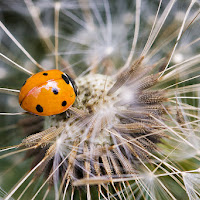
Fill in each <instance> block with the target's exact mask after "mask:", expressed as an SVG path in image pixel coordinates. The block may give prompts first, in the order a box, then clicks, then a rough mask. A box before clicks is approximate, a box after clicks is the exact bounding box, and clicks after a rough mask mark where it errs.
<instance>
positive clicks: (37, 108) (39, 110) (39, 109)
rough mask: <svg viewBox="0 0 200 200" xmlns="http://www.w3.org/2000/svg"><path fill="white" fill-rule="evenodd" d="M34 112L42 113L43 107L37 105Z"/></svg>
mask: <svg viewBox="0 0 200 200" xmlns="http://www.w3.org/2000/svg"><path fill="white" fill-rule="evenodd" d="M36 110H37V111H38V112H43V107H42V106H41V105H39V104H38V105H37V106H36Z"/></svg>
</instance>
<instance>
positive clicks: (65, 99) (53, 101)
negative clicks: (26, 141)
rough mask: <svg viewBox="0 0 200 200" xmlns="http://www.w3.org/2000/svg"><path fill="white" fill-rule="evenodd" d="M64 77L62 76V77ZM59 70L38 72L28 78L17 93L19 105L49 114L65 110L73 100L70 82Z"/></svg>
mask: <svg viewBox="0 0 200 200" xmlns="http://www.w3.org/2000/svg"><path fill="white" fill-rule="evenodd" d="M63 77H64V78H63ZM65 79H66V80H68V77H67V76H66V75H65V74H64V73H63V72H61V71H60V70H56V69H54V70H47V71H42V72H39V73H37V74H35V75H33V76H31V77H30V78H28V79H27V80H26V82H25V84H24V86H22V88H21V91H20V94H19V103H20V105H21V107H22V108H23V109H24V110H26V111H28V112H31V113H34V114H36V115H42V116H49V115H55V114H59V113H62V112H64V111H66V110H67V109H68V108H69V107H70V106H71V105H72V104H73V103H74V101H75V98H76V94H75V91H74V88H73V86H72V83H71V82H70V81H68V82H67V81H66V80H65Z"/></svg>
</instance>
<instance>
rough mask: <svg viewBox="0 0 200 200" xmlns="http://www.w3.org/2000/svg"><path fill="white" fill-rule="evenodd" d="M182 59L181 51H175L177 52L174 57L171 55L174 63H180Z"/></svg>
mask: <svg viewBox="0 0 200 200" xmlns="http://www.w3.org/2000/svg"><path fill="white" fill-rule="evenodd" d="M183 60H184V56H183V54H181V53H177V54H175V55H174V57H173V62H174V63H180V62H182V61H183Z"/></svg>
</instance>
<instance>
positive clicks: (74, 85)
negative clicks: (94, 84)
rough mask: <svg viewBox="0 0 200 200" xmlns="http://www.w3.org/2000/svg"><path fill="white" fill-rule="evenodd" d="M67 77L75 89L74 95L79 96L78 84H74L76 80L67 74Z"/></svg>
mask: <svg viewBox="0 0 200 200" xmlns="http://www.w3.org/2000/svg"><path fill="white" fill-rule="evenodd" d="M65 75H66V76H67V77H68V79H69V81H70V82H71V84H72V87H73V89H74V93H75V95H76V96H77V94H78V88H77V86H76V83H75V82H74V80H73V79H72V78H71V77H70V76H69V75H67V74H65Z"/></svg>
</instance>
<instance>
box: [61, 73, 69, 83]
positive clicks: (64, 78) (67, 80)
mask: <svg viewBox="0 0 200 200" xmlns="http://www.w3.org/2000/svg"><path fill="white" fill-rule="evenodd" d="M62 79H63V80H64V81H65V82H66V83H67V84H69V79H68V77H67V76H66V75H64V74H62Z"/></svg>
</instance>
